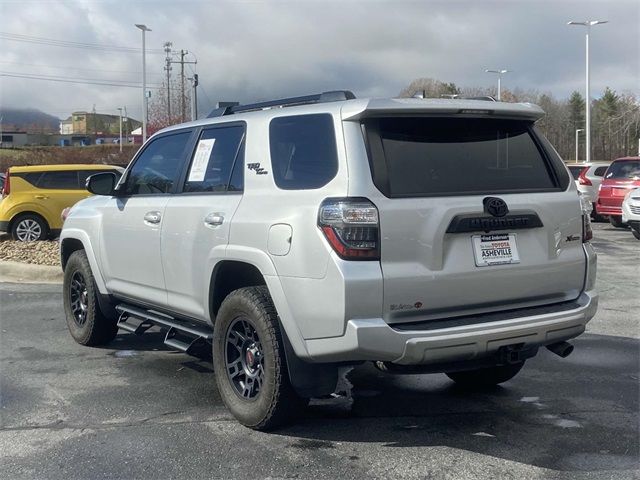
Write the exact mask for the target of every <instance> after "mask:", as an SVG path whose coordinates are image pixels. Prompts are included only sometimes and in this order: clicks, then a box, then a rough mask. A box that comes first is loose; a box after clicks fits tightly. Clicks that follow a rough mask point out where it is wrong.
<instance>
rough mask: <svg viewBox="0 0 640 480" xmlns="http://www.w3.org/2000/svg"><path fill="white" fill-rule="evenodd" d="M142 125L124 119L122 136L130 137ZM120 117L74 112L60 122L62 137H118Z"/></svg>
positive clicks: (133, 120)
mask: <svg viewBox="0 0 640 480" xmlns="http://www.w3.org/2000/svg"><path fill="white" fill-rule="evenodd" d="M140 125H142V124H141V123H140V122H139V121H138V120H135V119H133V118H130V117H122V134H123V135H125V136H126V135H128V134H129V133H131V131H133V130H135V129H136V128H138V127H139V126H140ZM119 132H120V116H119V115H107V114H104V113H94V112H73V113H72V114H71V116H70V117H69V118H67V119H66V120H62V121H61V122H60V134H61V135H104V136H111V135H118V134H119Z"/></svg>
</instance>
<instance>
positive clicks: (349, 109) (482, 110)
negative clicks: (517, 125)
mask: <svg viewBox="0 0 640 480" xmlns="http://www.w3.org/2000/svg"><path fill="white" fill-rule="evenodd" d="M395 115H437V116H439V115H471V116H495V117H498V118H513V119H520V120H531V121H533V122H535V121H537V120H539V119H540V118H542V117H543V116H544V115H545V113H544V111H543V110H542V109H541V108H540V107H539V106H537V105H534V104H532V103H505V102H487V101H486V100H467V99H451V100H450V99H439V98H429V99H421V98H393V99H371V100H362V101H352V102H347V103H345V105H344V106H343V107H342V118H343V120H359V119H363V118H368V117H380V116H395Z"/></svg>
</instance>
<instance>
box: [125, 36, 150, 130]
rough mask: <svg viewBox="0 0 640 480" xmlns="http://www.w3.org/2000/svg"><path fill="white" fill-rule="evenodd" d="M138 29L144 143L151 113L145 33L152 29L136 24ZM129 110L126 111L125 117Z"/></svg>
mask: <svg viewBox="0 0 640 480" xmlns="http://www.w3.org/2000/svg"><path fill="white" fill-rule="evenodd" d="M135 25H136V28H139V29H140V30H141V31H142V143H145V142H146V141H147V117H148V116H149V115H148V111H149V108H148V107H149V97H147V50H146V45H145V35H144V34H145V32H150V31H151V29H150V28H149V27H147V26H146V25H142V24H140V23H136V24H135ZM126 114H127V110H126V109H125V116H126Z"/></svg>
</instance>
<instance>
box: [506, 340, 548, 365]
mask: <svg viewBox="0 0 640 480" xmlns="http://www.w3.org/2000/svg"><path fill="white" fill-rule="evenodd" d="M537 353H538V347H528V348H525V344H524V343H516V344H514V345H504V346H502V347H500V348H499V349H498V353H497V356H498V363H499V364H500V365H514V364H516V363H522V362H524V361H525V360H526V359H528V358H531V357H535V356H536V354H537Z"/></svg>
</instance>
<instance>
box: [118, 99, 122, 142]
mask: <svg viewBox="0 0 640 480" xmlns="http://www.w3.org/2000/svg"><path fill="white" fill-rule="evenodd" d="M118 112H119V113H120V140H119V142H118V144H119V145H120V153H122V107H118Z"/></svg>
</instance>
